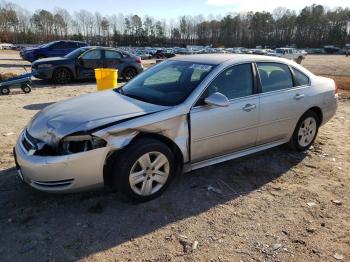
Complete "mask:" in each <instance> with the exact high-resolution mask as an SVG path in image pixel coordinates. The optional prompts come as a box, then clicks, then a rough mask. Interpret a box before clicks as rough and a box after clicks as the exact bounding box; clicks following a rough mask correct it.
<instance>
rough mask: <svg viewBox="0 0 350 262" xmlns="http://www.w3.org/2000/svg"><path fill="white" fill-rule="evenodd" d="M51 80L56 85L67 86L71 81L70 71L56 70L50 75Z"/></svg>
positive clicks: (65, 69) (64, 69)
mask: <svg viewBox="0 0 350 262" xmlns="http://www.w3.org/2000/svg"><path fill="white" fill-rule="evenodd" d="M52 80H53V81H54V83H56V84H67V83H70V82H71V81H72V80H73V76H72V73H71V71H69V69H67V68H63V67H62V68H57V69H56V70H55V71H54V72H53V74H52Z"/></svg>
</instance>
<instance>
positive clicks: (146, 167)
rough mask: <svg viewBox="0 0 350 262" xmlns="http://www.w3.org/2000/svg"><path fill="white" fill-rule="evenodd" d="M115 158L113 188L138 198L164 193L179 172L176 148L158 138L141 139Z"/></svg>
mask: <svg viewBox="0 0 350 262" xmlns="http://www.w3.org/2000/svg"><path fill="white" fill-rule="evenodd" d="M112 161H114V164H113V168H112V176H113V177H112V181H113V182H112V183H113V184H112V186H113V188H115V189H117V190H118V191H120V192H121V193H123V194H124V195H125V196H126V197H128V198H131V199H133V200H136V201H138V202H145V201H149V200H152V199H154V198H156V197H158V196H160V195H161V194H162V193H163V192H164V190H165V189H166V188H167V187H168V185H169V183H170V181H171V180H172V178H173V176H174V172H175V167H174V155H173V153H172V151H171V150H170V149H169V147H168V146H166V145H165V144H163V143H161V142H159V141H158V140H155V139H140V140H137V141H136V142H134V143H132V144H131V145H130V146H129V147H127V148H126V149H125V150H123V151H122V152H120V154H119V155H118V156H117V157H115V159H113V160H112Z"/></svg>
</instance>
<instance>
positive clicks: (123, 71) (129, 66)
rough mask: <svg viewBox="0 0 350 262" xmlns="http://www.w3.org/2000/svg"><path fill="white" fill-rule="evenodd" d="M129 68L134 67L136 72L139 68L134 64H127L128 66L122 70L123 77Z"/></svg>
mask: <svg viewBox="0 0 350 262" xmlns="http://www.w3.org/2000/svg"><path fill="white" fill-rule="evenodd" d="M128 69H133V70H135V71H136V73H137V68H136V67H135V66H133V65H127V66H126V67H124V68H123V70H122V74H121V76H122V77H124V73H125V71H126V70H128Z"/></svg>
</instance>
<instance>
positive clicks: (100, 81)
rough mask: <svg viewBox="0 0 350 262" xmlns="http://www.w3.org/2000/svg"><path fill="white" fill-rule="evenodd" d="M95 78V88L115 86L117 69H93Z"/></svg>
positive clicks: (102, 88)
mask: <svg viewBox="0 0 350 262" xmlns="http://www.w3.org/2000/svg"><path fill="white" fill-rule="evenodd" d="M95 78H96V84H97V90H99V91H101V90H106V89H111V88H115V87H117V85H118V70H117V69H111V68H97V69H95Z"/></svg>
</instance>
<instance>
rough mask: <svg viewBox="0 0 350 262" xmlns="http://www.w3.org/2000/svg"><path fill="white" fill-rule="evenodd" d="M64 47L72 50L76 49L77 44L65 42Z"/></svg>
mask: <svg viewBox="0 0 350 262" xmlns="http://www.w3.org/2000/svg"><path fill="white" fill-rule="evenodd" d="M66 45H67V46H66V48H68V49H73V48H77V47H78V45H77V43H74V42H67V43H66Z"/></svg>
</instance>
